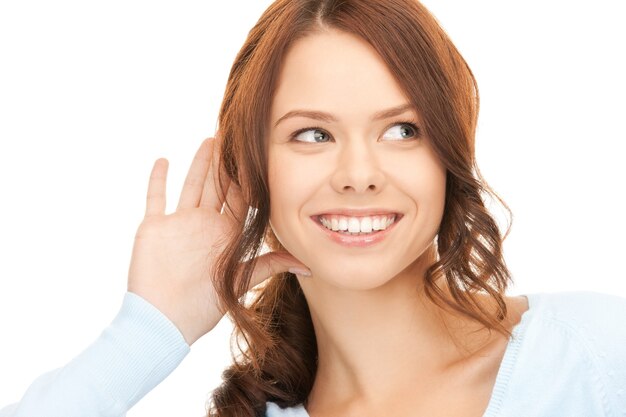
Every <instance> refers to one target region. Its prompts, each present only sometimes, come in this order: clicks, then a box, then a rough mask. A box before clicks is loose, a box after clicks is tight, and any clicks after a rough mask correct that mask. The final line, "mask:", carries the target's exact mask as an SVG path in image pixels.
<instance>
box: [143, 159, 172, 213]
mask: <svg viewBox="0 0 626 417" xmlns="http://www.w3.org/2000/svg"><path fill="white" fill-rule="evenodd" d="M168 167H169V162H168V160H167V159H165V158H159V159H157V160H156V162H155V163H154V165H153V167H152V172H151V173H150V181H149V182H148V196H147V197H146V215H145V217H148V216H158V215H163V214H165V204H166V201H165V187H166V182H167V169H168Z"/></svg>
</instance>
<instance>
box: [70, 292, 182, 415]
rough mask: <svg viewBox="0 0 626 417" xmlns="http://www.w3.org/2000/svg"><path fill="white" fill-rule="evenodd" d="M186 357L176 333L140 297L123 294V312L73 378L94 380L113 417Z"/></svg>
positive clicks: (78, 363) (86, 354) (85, 353)
mask: <svg viewBox="0 0 626 417" xmlns="http://www.w3.org/2000/svg"><path fill="white" fill-rule="evenodd" d="M189 351H190V347H189V345H188V344H187V342H186V341H185V339H184V337H183V335H182V334H181V333H180V331H179V330H178V328H177V327H176V326H175V325H174V324H173V323H172V322H171V321H170V320H169V319H168V318H167V317H166V316H165V315H164V314H163V313H161V312H160V311H159V310H158V309H157V308H156V307H154V306H153V305H152V304H150V303H149V302H148V301H146V300H145V299H143V298H142V297H140V296H138V295H136V294H134V293H131V292H126V294H125V295H124V300H123V302H122V307H121V308H120V310H119V312H118V314H117V316H116V317H115V319H114V320H113V321H112V322H111V324H110V325H109V326H108V327H107V328H106V329H105V330H104V331H103V332H102V334H101V335H100V337H99V338H98V339H97V340H96V341H95V342H94V343H93V344H92V345H91V346H90V347H89V348H87V349H86V350H85V351H83V352H82V353H81V355H80V356H79V357H78V358H77V360H76V361H73V363H71V364H69V367H70V369H67V370H66V371H67V372H72V370H71V367H73V366H76V367H77V369H76V371H77V372H81V371H84V370H87V371H88V372H89V374H91V375H92V376H93V377H95V378H94V379H95V381H94V382H95V383H96V389H98V390H100V389H101V390H102V391H101V394H102V395H105V396H107V394H106V393H108V394H109V395H110V397H111V400H112V401H113V407H114V408H116V409H117V410H115V411H116V412H120V413H124V412H125V411H127V410H128V409H130V408H131V407H132V406H133V405H135V404H136V403H137V402H138V401H139V400H140V399H141V398H143V397H144V396H145V395H146V394H147V393H148V392H150V390H152V389H153V388H154V387H156V386H157V385H158V384H159V383H160V382H161V381H163V380H164V379H165V378H166V377H167V376H168V375H169V374H171V373H172V372H173V371H174V369H176V367H177V366H178V365H179V364H180V363H181V362H182V360H183V359H184V358H185V356H187V354H188V353H189Z"/></svg>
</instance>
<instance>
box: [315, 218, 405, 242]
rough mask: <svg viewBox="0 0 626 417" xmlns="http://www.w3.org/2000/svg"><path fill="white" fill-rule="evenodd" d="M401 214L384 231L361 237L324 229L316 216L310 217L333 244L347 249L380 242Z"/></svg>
mask: <svg viewBox="0 0 626 417" xmlns="http://www.w3.org/2000/svg"><path fill="white" fill-rule="evenodd" d="M402 217H403V216H402V215H401V214H396V219H395V221H394V222H393V223H391V225H389V227H387V228H386V229H385V230H378V231H374V232H372V233H368V234H363V235H350V234H347V233H339V232H335V231H333V230H330V229H328V228H326V227H325V226H324V225H323V224H322V223H321V222H320V221H319V218H318V216H314V217H311V219H312V220H313V221H314V222H315V224H316V225H317V226H318V227H319V228H320V229H321V230H322V232H324V234H326V236H328V237H329V238H330V239H331V240H332V241H333V242H335V243H338V244H340V245H342V246H347V247H368V246H373V245H375V244H377V243H379V242H381V241H382V240H383V239H384V238H385V237H386V236H387V235H388V234H389V233H390V232H391V231H392V230H394V228H395V227H396V224H398V222H399V221H400V220H401V219H402Z"/></svg>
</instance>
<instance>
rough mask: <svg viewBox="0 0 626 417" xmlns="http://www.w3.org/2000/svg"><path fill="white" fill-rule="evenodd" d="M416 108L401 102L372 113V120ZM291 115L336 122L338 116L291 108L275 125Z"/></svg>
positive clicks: (386, 117)
mask: <svg viewBox="0 0 626 417" xmlns="http://www.w3.org/2000/svg"><path fill="white" fill-rule="evenodd" d="M411 109H412V110H415V111H417V110H416V109H415V106H413V105H412V104H411V103H406V104H401V105H399V106H396V107H391V108H389V109H386V110H381V111H379V112H376V113H374V114H373V115H372V117H371V120H372V121H376V120H383V119H388V118H390V117H394V116H398V115H400V114H402V113H404V112H405V111H407V110H411ZM290 117H307V118H309V119H315V120H321V121H323V122H327V123H330V122H336V121H337V118H336V117H335V116H333V115H332V114H330V113H326V112H323V111H317V110H291V111H289V112H287V113H285V115H284V116H282V117H281V118H279V119H278V120H277V121H276V123H275V124H274V127H276V126H278V124H279V123H280V122H282V121H283V120H285V119H289V118H290Z"/></svg>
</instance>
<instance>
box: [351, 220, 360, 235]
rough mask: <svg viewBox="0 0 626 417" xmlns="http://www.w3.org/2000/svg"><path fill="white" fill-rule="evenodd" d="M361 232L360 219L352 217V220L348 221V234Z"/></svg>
mask: <svg viewBox="0 0 626 417" xmlns="http://www.w3.org/2000/svg"><path fill="white" fill-rule="evenodd" d="M360 231H361V225H360V224H359V219H357V218H356V217H350V220H348V232H350V233H359V232H360Z"/></svg>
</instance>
